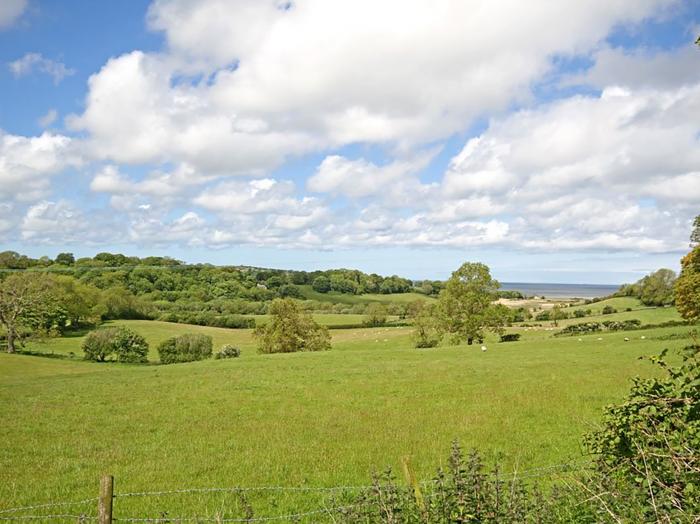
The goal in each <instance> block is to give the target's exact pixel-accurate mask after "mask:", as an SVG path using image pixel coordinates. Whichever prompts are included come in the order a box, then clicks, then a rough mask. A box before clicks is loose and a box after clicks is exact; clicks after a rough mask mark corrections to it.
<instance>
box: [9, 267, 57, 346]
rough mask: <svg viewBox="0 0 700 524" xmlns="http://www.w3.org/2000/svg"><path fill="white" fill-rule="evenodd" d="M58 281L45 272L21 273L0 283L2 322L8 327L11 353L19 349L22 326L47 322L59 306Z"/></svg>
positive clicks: (33, 325) (35, 325)
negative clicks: (18, 340) (52, 309)
mask: <svg viewBox="0 0 700 524" xmlns="http://www.w3.org/2000/svg"><path fill="white" fill-rule="evenodd" d="M54 285H55V284H54V281H53V280H52V279H51V278H50V277H49V276H48V275H46V274H42V273H18V274H14V275H10V276H9V277H7V278H6V279H5V280H4V281H2V282H1V283H0V324H2V325H3V326H4V328H5V333H6V337H7V352H8V353H14V352H15V351H16V347H15V342H16V340H17V337H18V336H19V335H20V329H21V328H36V327H37V326H38V325H41V324H42V323H44V322H45V320H46V318H47V317H48V316H49V314H50V310H51V308H52V306H53V305H55V295H54Z"/></svg>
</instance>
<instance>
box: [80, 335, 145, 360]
mask: <svg viewBox="0 0 700 524" xmlns="http://www.w3.org/2000/svg"><path fill="white" fill-rule="evenodd" d="M83 353H84V354H85V359H86V360H94V361H97V362H104V361H106V360H117V361H119V362H131V363H136V362H146V361H147V360H148V343H147V342H146V339H144V338H143V337H142V336H141V335H139V334H138V333H136V332H134V331H132V330H131V329H128V328H125V327H121V326H120V327H109V328H104V329H98V330H96V331H92V332H90V333H89V334H88V336H87V337H86V338H85V340H84V341H83Z"/></svg>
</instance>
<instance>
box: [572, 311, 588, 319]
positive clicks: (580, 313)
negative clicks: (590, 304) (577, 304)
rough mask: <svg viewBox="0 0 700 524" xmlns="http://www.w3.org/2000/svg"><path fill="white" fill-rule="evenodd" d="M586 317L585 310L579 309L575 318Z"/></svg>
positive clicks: (575, 313)
mask: <svg viewBox="0 0 700 524" xmlns="http://www.w3.org/2000/svg"><path fill="white" fill-rule="evenodd" d="M585 316H586V312H585V311H584V310H583V309H577V310H576V311H574V317H575V318H583V317H585Z"/></svg>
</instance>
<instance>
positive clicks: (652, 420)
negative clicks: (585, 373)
mask: <svg viewBox="0 0 700 524" xmlns="http://www.w3.org/2000/svg"><path fill="white" fill-rule="evenodd" d="M692 336H693V337H694V338H695V341H694V344H692V345H689V346H686V348H685V350H684V351H683V355H682V357H683V360H682V363H681V365H680V366H677V367H672V366H670V365H669V364H668V363H667V362H666V361H665V360H664V359H665V355H666V350H664V351H663V352H662V353H661V355H660V356H659V357H652V358H651V361H652V362H654V363H655V364H657V365H658V366H659V367H661V369H663V370H664V372H665V374H664V376H662V377H660V378H648V379H643V378H639V377H637V378H635V379H634V381H633V385H632V389H631V391H630V393H629V395H628V396H627V398H626V399H625V401H624V402H623V403H622V404H619V405H617V406H611V407H608V408H607V410H606V414H605V417H604V421H603V426H602V428H601V429H599V430H598V431H596V432H594V433H592V434H590V435H588V436H587V437H586V439H585V442H586V445H587V447H588V449H589V450H590V451H591V452H593V453H594V454H596V456H597V459H596V473H597V490H596V491H597V492H598V497H601V498H600V501H601V504H605V505H606V506H607V511H608V512H609V513H611V514H614V515H616V516H617V518H618V519H619V520H618V521H623V522H651V521H653V522H696V521H695V520H693V519H694V518H697V516H698V515H700V345H698V343H697V338H696V337H697V335H696V334H695V335H692Z"/></svg>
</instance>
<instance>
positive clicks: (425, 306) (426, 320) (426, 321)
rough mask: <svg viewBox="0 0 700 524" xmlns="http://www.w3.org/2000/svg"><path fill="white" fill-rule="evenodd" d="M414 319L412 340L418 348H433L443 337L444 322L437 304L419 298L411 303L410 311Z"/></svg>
mask: <svg viewBox="0 0 700 524" xmlns="http://www.w3.org/2000/svg"><path fill="white" fill-rule="evenodd" d="M409 314H410V315H411V318H412V320H413V332H412V333H411V340H412V342H413V346H414V347H416V348H433V347H435V346H437V345H438V344H439V343H440V340H441V339H442V324H441V322H440V318H439V311H438V306H437V304H434V303H427V302H426V301H425V300H419V301H416V302H414V303H413V304H411V307H410V313H409Z"/></svg>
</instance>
